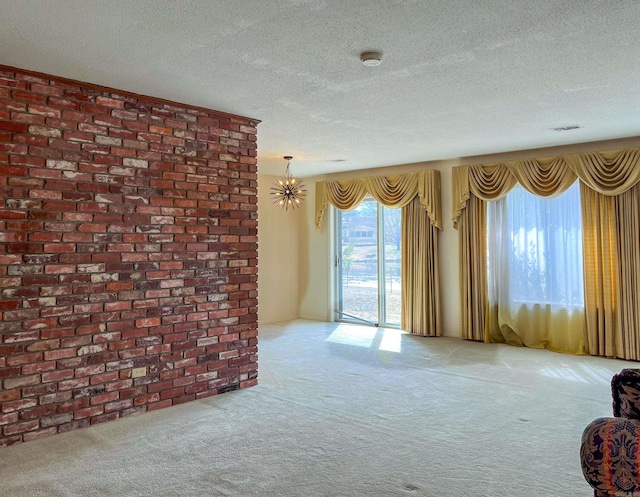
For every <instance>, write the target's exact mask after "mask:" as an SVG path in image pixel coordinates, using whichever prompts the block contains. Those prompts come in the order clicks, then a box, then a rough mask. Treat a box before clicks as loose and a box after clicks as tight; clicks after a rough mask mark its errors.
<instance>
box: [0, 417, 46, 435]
mask: <svg viewBox="0 0 640 497" xmlns="http://www.w3.org/2000/svg"><path fill="white" fill-rule="evenodd" d="M39 426H40V421H39V420H37V419H34V420H32V421H25V422H24V423H16V424H12V425H7V426H5V427H4V430H3V432H4V435H5V436H7V435H15V434H17V433H24V432H26V431H33V430H37V429H38V428H39Z"/></svg>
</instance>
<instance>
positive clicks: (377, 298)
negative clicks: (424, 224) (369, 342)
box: [337, 199, 402, 326]
mask: <svg viewBox="0 0 640 497" xmlns="http://www.w3.org/2000/svg"><path fill="white" fill-rule="evenodd" d="M401 212H402V211H401V209H388V208H386V207H384V206H381V205H379V204H378V203H377V202H376V201H375V200H373V199H366V200H364V201H363V202H361V203H360V205H359V206H358V207H357V208H356V209H354V210H352V211H347V212H342V211H338V218H339V222H338V223H337V226H338V227H339V228H338V230H339V232H338V237H337V238H338V253H339V254H340V264H339V265H338V274H337V276H338V278H337V279H338V282H339V283H338V299H337V300H338V310H339V311H340V312H341V313H344V314H343V315H342V316H340V315H338V318H343V319H347V320H348V319H349V318H350V316H353V317H355V318H359V319H363V320H365V321H369V322H372V323H380V324H381V325H383V324H387V325H394V326H399V325H400V291H401V288H400V246H401V244H400V231H401ZM379 216H382V219H380V220H379V219H378V217H379ZM380 302H382V305H383V307H382V308H380V306H379V304H380ZM381 311H383V312H381ZM349 315H350V316H349Z"/></svg>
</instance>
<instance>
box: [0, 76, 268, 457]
mask: <svg viewBox="0 0 640 497" xmlns="http://www.w3.org/2000/svg"><path fill="white" fill-rule="evenodd" d="M256 124H257V121H255V120H250V119H247V118H243V117H238V116H231V115H228V114H224V113H219V112H215V111H210V110H206V109H201V108H195V107H190V106H188V105H183V104H176V103H172V102H166V101H162V100H158V99H153V98H151V97H143V96H139V95H133V94H129V93H126V92H119V91H117V90H112V89H108V88H102V87H96V86H93V85H89V84H83V83H79V82H74V81H69V80H63V79H60V78H55V77H53V76H46V75H37V74H34V73H29V72H25V71H21V70H19V69H15V68H8V67H5V66H0V445H8V444H13V443H16V442H21V441H27V440H31V439H34V438H38V437H41V436H47V435H52V434H54V433H58V432H64V431H68V430H72V429H75V428H80V427H85V426H89V425H91V424H95V423H101V422H104V421H110V420H114V419H117V418H119V417H124V416H130V415H133V414H138V413H142V412H145V411H151V410H154V409H159V408H162V407H167V406H171V405H175V404H179V403H182V402H186V401H190V400H194V399H199V398H203V397H207V396H209V395H214V394H217V393H222V392H226V391H229V390H235V389H237V388H242V387H248V386H252V385H255V384H256V382H257V335H258V330H257V237H256V230H257V197H256V187H257V178H256V128H255V126H256ZM133 368H144V371H143V372H142V376H140V377H135V378H133V377H132V373H133ZM134 376H135V375H134Z"/></svg>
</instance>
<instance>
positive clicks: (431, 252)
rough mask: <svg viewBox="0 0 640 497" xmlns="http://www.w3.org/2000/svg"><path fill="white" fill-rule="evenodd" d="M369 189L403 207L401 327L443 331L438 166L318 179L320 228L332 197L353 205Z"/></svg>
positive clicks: (428, 332)
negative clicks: (439, 272) (339, 178)
mask: <svg viewBox="0 0 640 497" xmlns="http://www.w3.org/2000/svg"><path fill="white" fill-rule="evenodd" d="M367 195H371V196H372V197H373V198H374V199H375V200H376V201H378V202H379V203H380V204H382V205H384V206H386V207H394V208H402V276H401V277H402V313H401V315H402V329H404V330H406V331H409V332H411V333H414V334H417V335H424V336H439V335H441V334H442V325H441V318H440V282H439V279H438V230H441V229H442V211H441V203H440V171H437V170H427V171H420V172H417V173H409V174H403V175H393V176H374V177H370V178H358V179H352V180H340V181H322V182H318V183H316V215H315V222H316V230H317V231H320V230H321V227H322V216H323V214H324V211H325V209H326V207H327V204H328V203H330V204H332V205H333V206H334V207H336V208H338V209H340V210H352V209H355V208H356V207H357V206H358V204H359V203H360V202H362V200H363V199H364V198H365V197H366V196H367Z"/></svg>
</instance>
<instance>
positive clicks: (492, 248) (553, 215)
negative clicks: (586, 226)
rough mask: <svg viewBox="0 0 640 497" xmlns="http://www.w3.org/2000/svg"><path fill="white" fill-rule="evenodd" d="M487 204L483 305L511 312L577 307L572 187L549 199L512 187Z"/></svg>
mask: <svg viewBox="0 0 640 497" xmlns="http://www.w3.org/2000/svg"><path fill="white" fill-rule="evenodd" d="M487 205H488V207H487V240H488V245H487V248H488V250H487V253H488V254H489V257H488V264H487V267H488V276H489V282H490V283H489V300H490V301H492V300H493V301H496V300H499V301H502V302H503V303H504V302H505V301H508V302H509V305H510V306H512V307H517V306H519V305H534V304H538V305H549V306H552V307H565V308H575V307H580V308H581V307H583V306H584V288H583V274H582V271H583V269H582V222H581V211H580V189H579V185H578V182H575V183H574V184H573V185H572V186H571V187H570V188H569V189H568V190H567V191H565V192H564V193H563V194H562V195H559V196H558V197H555V198H551V199H545V198H542V197H537V196H535V195H533V194H531V193H529V192H527V191H526V190H525V189H524V188H523V187H521V186H520V185H517V186H516V187H515V188H513V189H512V190H511V191H510V192H509V193H508V194H507V196H506V197H505V198H503V199H502V200H500V201H498V202H489V203H488V204H487ZM492 282H493V284H492ZM496 294H501V295H502V297H503V298H500V299H498V298H496V297H497V295H496Z"/></svg>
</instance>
